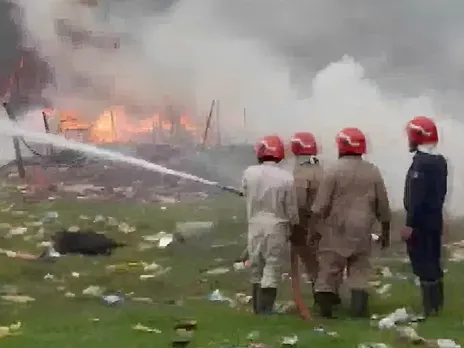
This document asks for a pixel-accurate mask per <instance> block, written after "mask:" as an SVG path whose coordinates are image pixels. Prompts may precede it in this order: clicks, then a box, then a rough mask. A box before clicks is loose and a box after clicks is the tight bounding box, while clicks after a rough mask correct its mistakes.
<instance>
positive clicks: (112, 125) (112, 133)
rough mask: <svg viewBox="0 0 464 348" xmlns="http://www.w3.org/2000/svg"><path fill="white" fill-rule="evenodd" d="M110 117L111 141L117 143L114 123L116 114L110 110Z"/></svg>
mask: <svg viewBox="0 0 464 348" xmlns="http://www.w3.org/2000/svg"><path fill="white" fill-rule="evenodd" d="M110 117H111V138H112V139H111V140H112V141H116V125H115V123H114V113H113V110H110Z"/></svg>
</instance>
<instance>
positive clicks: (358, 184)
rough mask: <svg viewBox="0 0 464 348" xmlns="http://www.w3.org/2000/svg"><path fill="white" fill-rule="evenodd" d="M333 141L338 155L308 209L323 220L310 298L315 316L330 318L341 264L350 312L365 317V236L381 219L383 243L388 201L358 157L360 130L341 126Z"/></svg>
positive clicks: (370, 167) (372, 170)
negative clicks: (315, 305) (315, 277)
mask: <svg viewBox="0 0 464 348" xmlns="http://www.w3.org/2000/svg"><path fill="white" fill-rule="evenodd" d="M336 143H337V147H338V157H339V159H338V161H337V162H336V164H335V165H334V166H333V167H332V168H329V169H328V170H326V171H325V172H324V177H323V179H322V182H321V184H320V187H319V190H318V193H317V196H316V199H315V201H314V204H313V206H312V209H311V211H312V215H313V216H312V219H315V220H316V221H317V220H320V219H322V220H323V226H322V227H321V228H320V229H319V231H320V233H321V239H320V241H319V251H318V255H319V273H318V277H317V280H316V285H315V300H316V303H317V304H318V305H319V308H320V311H321V316H322V317H326V318H331V317H332V308H333V305H334V302H335V301H336V298H337V295H336V294H337V293H338V290H339V287H340V285H341V284H340V283H341V279H342V274H343V271H344V270H345V268H346V269H347V275H348V278H347V284H348V287H349V288H350V289H351V316H352V317H366V316H368V298H369V295H368V292H367V289H368V276H369V273H370V256H371V243H372V236H371V234H372V230H373V228H374V225H375V222H376V221H379V222H381V224H382V235H381V239H380V241H381V245H382V248H386V247H388V246H389V241H390V219H391V212H390V205H389V201H388V196H387V191H386V188H385V184H384V181H383V178H382V175H381V173H380V171H379V169H378V168H377V167H376V166H375V165H374V164H372V163H370V162H368V161H365V160H364V159H363V158H362V156H363V155H364V154H365V153H366V138H365V136H364V134H363V133H362V132H361V131H360V130H359V129H357V128H345V129H343V130H342V131H340V132H339V133H338V135H337V137H336Z"/></svg>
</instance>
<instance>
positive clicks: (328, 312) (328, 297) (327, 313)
mask: <svg viewBox="0 0 464 348" xmlns="http://www.w3.org/2000/svg"><path fill="white" fill-rule="evenodd" d="M333 297H334V293H332V292H316V293H315V294H314V300H315V302H316V303H317V304H318V305H319V310H320V315H321V317H322V318H327V319H332V318H334V316H333Z"/></svg>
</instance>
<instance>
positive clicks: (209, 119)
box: [201, 100, 216, 148]
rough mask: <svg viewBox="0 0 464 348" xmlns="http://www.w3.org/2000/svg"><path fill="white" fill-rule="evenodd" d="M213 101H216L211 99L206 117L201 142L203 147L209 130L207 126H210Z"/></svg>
mask: <svg viewBox="0 0 464 348" xmlns="http://www.w3.org/2000/svg"><path fill="white" fill-rule="evenodd" d="M215 103H216V100H213V101H212V102H211V107H210V109H209V114H208V118H207V119H206V126H205V132H204V134H203V143H202V144H201V145H202V146H203V148H204V147H205V144H206V140H207V139H208V131H209V128H210V127H211V117H212V116H213V110H214V105H215Z"/></svg>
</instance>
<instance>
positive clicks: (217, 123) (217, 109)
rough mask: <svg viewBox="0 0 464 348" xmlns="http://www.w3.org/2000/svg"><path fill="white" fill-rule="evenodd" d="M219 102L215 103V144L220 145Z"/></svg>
mask: <svg viewBox="0 0 464 348" xmlns="http://www.w3.org/2000/svg"><path fill="white" fill-rule="evenodd" d="M219 105H220V104H219V100H218V101H217V102H216V133H217V144H218V145H221V143H222V139H221V123H220V120H219V112H220V110H219Z"/></svg>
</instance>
